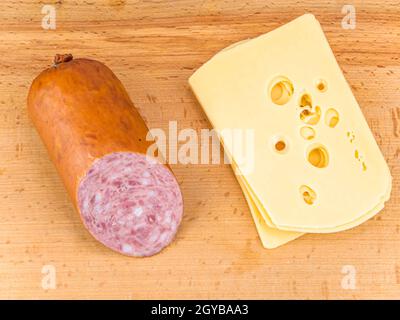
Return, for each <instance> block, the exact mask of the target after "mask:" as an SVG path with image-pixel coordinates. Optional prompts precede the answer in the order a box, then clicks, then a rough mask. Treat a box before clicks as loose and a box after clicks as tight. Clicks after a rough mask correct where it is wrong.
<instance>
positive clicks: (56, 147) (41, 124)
mask: <svg viewBox="0 0 400 320" xmlns="http://www.w3.org/2000/svg"><path fill="white" fill-rule="evenodd" d="M56 60H57V59H56ZM68 60H69V61H68ZM56 63H57V64H55V65H53V66H52V67H50V68H49V69H47V70H44V71H43V72H42V73H41V74H40V75H39V76H38V77H37V78H36V79H35V80H34V81H33V83H32V85H31V88H30V91H29V95H28V113H29V116H30V118H31V120H32V122H33V124H34V126H35V127H36V129H37V131H38V133H39V135H40V137H41V139H42V140H43V142H44V144H45V146H46V148H47V150H48V154H49V156H50V158H51V160H52V162H53V163H54V164H55V166H56V169H57V171H58V173H59V174H60V176H61V179H62V180H63V182H64V184H65V187H66V189H67V191H68V193H69V195H70V197H71V199H72V202H73V204H74V206H75V208H76V209H77V210H78V212H80V214H81V217H82V212H81V208H80V206H79V199H78V189H79V184H80V182H81V180H82V179H83V178H84V177H85V175H86V174H87V172H88V170H89V169H90V167H91V166H92V165H93V163H94V161H95V160H97V159H100V158H102V157H104V156H106V155H108V154H111V153H116V152H131V153H138V154H146V150H147V148H148V147H149V146H150V145H151V144H152V142H151V141H146V135H147V133H148V128H147V126H146V124H145V122H144V121H143V119H142V117H141V116H140V114H139V113H138V111H137V110H136V108H135V107H134V105H133V103H132V102H131V100H130V98H129V96H128V94H127V92H126V90H125V89H124V87H123V85H122V83H121V82H120V81H119V80H118V78H117V77H116V76H115V75H114V73H113V72H112V71H111V70H110V69H109V68H108V67H106V66H105V65H104V64H102V63H100V62H98V61H95V60H90V59H72V60H71V59H63V58H61V59H60V56H58V60H57V61H56ZM165 167H167V166H166V165H165ZM168 169H169V168H168ZM168 171H169V170H168ZM175 193H176V192H175ZM180 196H181V195H180ZM179 201H180V200H179ZM180 215H181V213H177V216H178V217H179V218H176V219H177V220H179V221H178V222H177V223H178V224H179V222H180ZM87 227H88V226H87ZM89 229H90V228H89ZM89 231H91V230H89ZM147 231H148V230H147ZM134 232H136V231H132V232H131V233H132V234H133V233H134ZM172 232H173V231H171V233H172ZM174 232H176V231H174ZM91 233H92V235H94V236H95V238H97V239H98V240H99V241H101V242H103V243H104V244H106V243H105V241H102V240H101V237H102V236H97V235H96V234H94V233H95V232H91ZM107 233H111V231H110V230H107ZM118 236H119V235H118ZM118 236H117V239H119V237H118ZM140 240H141V243H142V244H143V243H144V242H145V241H147V240H146V239H145V238H140ZM132 241H133V240H132ZM133 242H134V243H136V240H135V241H133ZM106 245H107V246H109V245H108V244H106ZM123 245H125V244H118V246H117V245H116V247H115V248H112V249H114V250H116V251H121V250H122V249H118V248H121V247H122V246H123ZM132 246H133V245H132V244H126V245H125V247H128V248H131V247H132ZM157 250H158V249H157ZM153 251H155V250H151V248H150V249H149V248H146V250H145V251H143V252H142V253H141V252H129V255H151V254H154V253H156V252H153ZM123 253H126V252H123Z"/></svg>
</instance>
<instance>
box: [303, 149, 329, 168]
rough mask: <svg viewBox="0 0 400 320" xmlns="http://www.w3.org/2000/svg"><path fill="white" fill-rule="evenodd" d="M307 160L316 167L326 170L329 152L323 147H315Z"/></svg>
mask: <svg viewBox="0 0 400 320" xmlns="http://www.w3.org/2000/svg"><path fill="white" fill-rule="evenodd" d="M307 159H308V162H310V163H311V164H312V165H313V166H314V167H317V168H325V167H326V166H327V165H328V163H329V155H328V151H327V150H326V148H325V147H324V146H322V145H316V146H313V147H312V148H310V151H309V152H308V155H307Z"/></svg>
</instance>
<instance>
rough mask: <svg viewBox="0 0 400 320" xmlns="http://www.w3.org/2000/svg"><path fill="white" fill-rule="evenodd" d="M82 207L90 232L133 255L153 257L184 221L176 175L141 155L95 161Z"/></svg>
mask: <svg viewBox="0 0 400 320" xmlns="http://www.w3.org/2000/svg"><path fill="white" fill-rule="evenodd" d="M78 206H79V211H80V214H81V217H82V220H83V222H84V224H85V226H86V228H87V229H88V230H89V232H90V233H91V234H92V235H93V236H94V237H95V238H96V239H97V240H98V241H100V242H101V243H103V244H104V245H106V246H107V247H109V248H111V249H113V250H115V251H118V252H120V253H122V254H125V255H129V256H150V255H153V254H155V253H158V252H159V251H161V250H162V249H163V248H164V247H165V246H167V245H168V244H169V243H170V242H171V241H172V239H173V238H174V236H175V234H176V232H177V230H178V226H179V224H180V222H181V219H182V213H183V204H182V195H181V192H180V189H179V185H178V183H177V181H176V179H175V177H174V175H173V174H172V173H171V171H170V170H169V169H168V168H167V167H166V166H164V165H163V164H161V163H160V162H158V160H156V159H155V158H151V157H149V156H146V155H144V154H141V153H133V152H115V153H110V154H107V155H105V156H103V157H102V158H100V159H97V160H95V161H94V163H93V165H92V166H91V167H90V169H89V170H88V172H87V174H86V176H84V177H83V179H82V180H81V181H80V183H79V187H78Z"/></svg>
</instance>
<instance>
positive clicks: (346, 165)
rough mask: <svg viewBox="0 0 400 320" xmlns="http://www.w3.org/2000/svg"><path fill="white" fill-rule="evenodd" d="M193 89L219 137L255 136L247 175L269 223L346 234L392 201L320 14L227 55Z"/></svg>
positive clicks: (385, 172) (206, 68)
mask: <svg viewBox="0 0 400 320" xmlns="http://www.w3.org/2000/svg"><path fill="white" fill-rule="evenodd" d="M189 83H190V85H191V87H192V89H193V91H194V93H195V95H196V97H197V98H198V100H199V102H200V104H201V105H202V107H203V109H204V111H205V113H206V114H207V116H208V118H209V120H210V122H211V123H212V124H213V126H214V127H215V128H216V129H224V128H243V129H253V130H254V134H255V141H254V145H255V150H254V154H252V155H248V156H250V157H253V158H252V160H253V161H254V170H253V171H252V172H246V170H242V169H243V168H241V165H240V162H239V161H238V169H239V170H241V171H243V172H244V173H245V174H244V175H243V179H242V181H240V182H241V184H242V186H243V188H244V189H246V190H247V193H246V196H247V197H248V198H249V200H250V201H249V204H250V205H251V206H252V207H253V211H254V208H256V209H257V212H258V213H259V216H262V217H264V222H265V225H267V223H269V225H270V227H271V226H275V227H276V228H277V229H281V230H290V231H296V232H316V233H321V232H336V231H340V230H345V229H348V228H351V227H354V226H356V225H358V224H359V223H362V222H363V221H365V220H366V219H368V218H370V217H371V216H373V215H374V214H376V213H377V212H378V211H379V210H381V209H382V207H383V205H384V202H385V201H386V200H388V198H389V196H390V190H391V175H390V172H389V169H388V167H387V164H386V162H385V160H384V158H383V156H382V154H381V152H380V150H379V147H378V146H377V144H376V142H375V139H374V137H373V135H372V133H371V131H370V129H369V127H368V124H367V123H366V121H365V119H364V117H363V115H362V112H361V110H360V108H359V106H358V104H357V102H356V100H355V98H354V96H353V94H352V92H351V90H350V87H349V86H348V84H347V82H346V80H345V78H344V77H343V74H342V72H341V71H340V68H339V66H338V65H337V62H336V60H335V58H334V56H333V53H332V51H331V49H330V47H329V45H328V43H327V41H326V39H325V36H324V34H323V32H322V29H321V27H320V25H319V23H318V21H317V20H316V19H315V18H314V16H313V15H310V14H307V15H304V16H301V17H299V18H298V19H296V20H294V21H292V22H290V23H288V24H286V25H284V26H282V27H280V28H278V29H276V30H274V31H272V32H270V33H268V34H265V35H262V36H260V37H258V38H255V39H252V40H248V41H244V42H241V43H239V44H236V45H234V46H231V47H230V48H229V50H224V51H222V52H220V53H218V54H217V55H215V56H214V57H213V58H212V59H211V60H210V61H208V62H207V63H206V64H204V65H203V66H202V67H201V68H200V69H199V70H197V71H196V72H195V74H194V75H193V76H192V77H191V78H190V80H189ZM221 139H222V142H223V140H224V137H222V138H221ZM225 147H226V151H227V153H230V154H231V155H232V158H233V160H235V159H237V158H239V157H240V156H241V155H240V154H238V153H237V151H236V150H235V148H232V147H231V144H227V145H226V146H225ZM272 229H273V228H272Z"/></svg>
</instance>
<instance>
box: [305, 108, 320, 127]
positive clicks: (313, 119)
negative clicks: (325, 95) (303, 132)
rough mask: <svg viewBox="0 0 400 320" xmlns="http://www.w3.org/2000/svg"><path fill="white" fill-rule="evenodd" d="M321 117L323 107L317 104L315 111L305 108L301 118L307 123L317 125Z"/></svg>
mask: <svg viewBox="0 0 400 320" xmlns="http://www.w3.org/2000/svg"><path fill="white" fill-rule="evenodd" d="M320 118H321V108H320V107H318V106H316V107H315V111H314V112H313V111H311V110H310V109H305V110H303V111H302V112H301V113H300V119H301V121H303V122H304V123H306V124H310V125H316V124H317V123H318V122H319V119H320Z"/></svg>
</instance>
